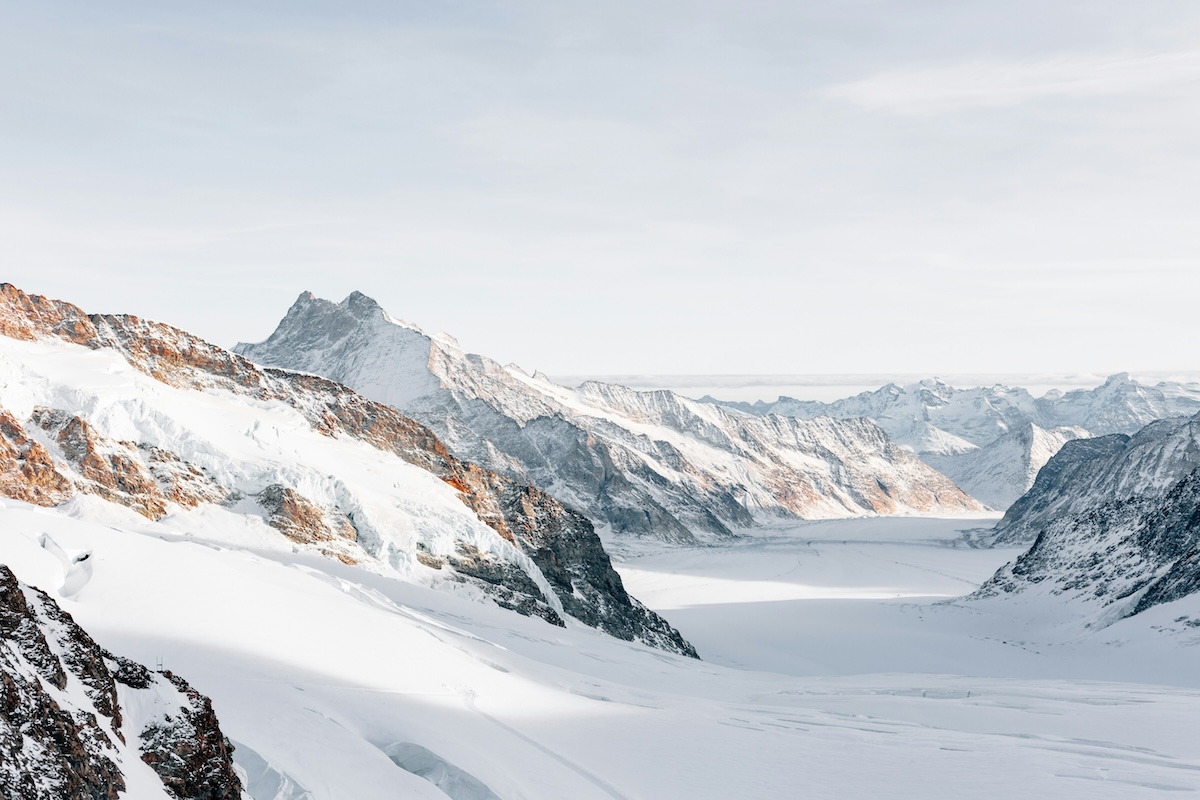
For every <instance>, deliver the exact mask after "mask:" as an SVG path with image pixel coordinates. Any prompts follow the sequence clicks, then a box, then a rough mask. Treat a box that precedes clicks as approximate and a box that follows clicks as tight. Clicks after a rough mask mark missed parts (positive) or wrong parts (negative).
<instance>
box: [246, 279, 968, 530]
mask: <svg viewBox="0 0 1200 800" xmlns="http://www.w3.org/2000/svg"><path fill="white" fill-rule="evenodd" d="M235 350H236V351H237V352H239V353H241V354H243V355H245V356H246V357H248V358H250V359H251V360H253V361H255V362H256V363H259V364H263V365H267V366H275V367H283V368H286V369H294V370H300V371H304V372H308V373H314V374H319V375H324V376H326V377H328V378H331V379H333V380H336V381H339V382H341V383H344V384H346V385H347V386H350V387H352V388H354V389H355V390H356V391H358V392H361V393H362V394H363V395H365V396H367V397H369V398H371V399H373V400H376V401H378V402H381V403H385V404H387V405H390V406H392V407H394V408H397V409H399V410H401V411H403V412H404V413H406V414H409V415H411V416H412V417H413V418H415V419H418V420H420V421H421V422H423V423H424V424H426V425H428V426H430V428H432V429H433V430H434V431H436V432H437V434H438V436H439V437H440V438H441V439H442V440H443V441H445V442H446V444H447V446H448V447H449V448H450V449H451V450H452V451H453V452H454V453H455V454H456V455H458V456H459V457H461V458H466V459H469V460H472V461H475V462H477V463H480V464H483V465H485V466H486V467H488V468H489V469H492V470H494V471H496V472H500V473H502V474H505V475H507V476H509V477H511V478H514V479H516V480H520V481H527V482H532V483H535V484H536V485H538V486H539V487H541V488H543V489H545V490H546V491H547V492H549V493H551V494H553V495H554V496H556V497H558V498H560V499H561V500H563V501H564V502H566V503H568V504H569V505H570V506H572V507H575V508H578V509H579V510H580V511H582V512H583V513H585V514H586V515H587V516H588V517H590V518H591V519H592V520H593V521H595V522H596V523H598V524H600V525H603V526H605V527H606V528H607V529H608V530H610V531H611V532H613V533H617V534H630V535H634V536H645V537H653V538H656V539H660V540H667V541H674V542H681V543H694V542H696V541H698V540H700V541H704V540H709V541H711V540H719V539H722V538H726V537H729V536H730V535H732V533H733V531H735V530H736V529H738V528H745V527H748V526H750V525H752V524H754V523H755V521H756V520H757V519H760V518H762V517H764V516H766V517H771V516H787V517H801V518H816V517H845V516H854V515H860V514H907V513H922V512H969V511H977V510H980V509H981V508H982V506H981V505H980V504H979V503H977V502H976V501H974V500H973V499H971V498H970V497H968V496H967V495H966V494H965V493H963V492H962V491H961V490H960V489H958V487H956V486H955V485H954V484H953V483H952V482H951V481H949V480H948V479H946V478H945V477H944V476H943V475H941V474H939V473H938V472H936V471H935V470H933V469H931V468H930V467H929V466H928V465H926V464H924V463H923V462H921V461H920V460H919V459H917V458H915V457H914V456H913V455H912V454H911V453H910V452H908V451H907V450H905V449H903V448H900V447H897V446H896V445H895V444H894V443H893V442H892V441H891V440H890V439H889V438H888V436H887V435H886V434H885V433H884V432H883V431H882V430H881V429H880V428H879V427H878V426H877V425H875V424H874V423H872V422H870V421H868V420H863V419H857V420H838V419H832V418H822V419H814V420H802V419H796V418H793V417H787V416H780V415H766V416H755V415H752V414H746V413H742V412H739V411H736V410H732V409H728V408H723V407H720V406H716V405H712V404H708V403H701V402H697V401H693V400H689V399H687V398H684V397H682V396H680V395H678V394H675V393H674V392H670V391H652V392H640V391H633V390H630V389H627V388H625V387H623V386H618V385H612V384H603V383H595V382H590V383H585V384H583V385H582V386H579V387H578V388H576V389H569V388H566V387H563V386H559V385H557V384H555V383H553V382H552V381H550V380H549V379H548V378H546V377H545V376H543V375H541V374H538V373H535V374H532V375H531V374H528V373H526V372H524V371H522V370H521V369H520V368H518V367H516V366H513V365H509V366H502V365H500V364H499V363H497V362H495V361H492V360H490V359H487V358H484V357H482V356H479V355H474V354H468V353H465V352H463V350H462V349H461V348H460V347H459V346H458V344H457V342H456V341H455V340H454V339H452V338H451V337H449V336H446V335H444V334H439V335H433V336H431V335H428V334H425V333H424V332H422V331H421V330H420V329H419V328H417V327H416V326H413V325H410V324H408V323H404V322H401V321H399V320H397V319H395V318H393V317H391V316H390V315H388V314H387V313H386V312H385V311H384V310H383V309H382V308H381V307H380V306H379V305H378V304H376V303H375V302H374V301H373V300H371V299H370V298H368V297H366V296H365V295H362V294H361V293H358V292H355V293H354V294H351V295H350V296H349V297H347V298H346V299H345V300H344V301H342V302H340V303H335V302H331V301H328V300H323V299H320V298H317V297H314V296H313V295H312V294H310V293H307V292H306V293H303V294H301V295H300V297H299V299H297V301H296V302H295V304H293V306H292V307H291V308H290V309H289V310H288V312H287V315H286V316H285V317H284V318H283V320H282V321H281V322H280V323H279V326H278V328H277V329H276V330H275V332H274V333H273V334H272V335H271V336H270V338H268V339H267V340H266V341H264V342H261V343H258V344H240V345H238V346H237V347H236V348H235Z"/></svg>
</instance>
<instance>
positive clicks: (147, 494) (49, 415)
mask: <svg viewBox="0 0 1200 800" xmlns="http://www.w3.org/2000/svg"><path fill="white" fill-rule="evenodd" d="M33 421H34V423H36V424H37V425H38V426H39V427H41V428H42V429H43V430H45V431H46V432H47V433H49V434H51V435H52V436H53V437H54V439H55V441H57V442H58V445H59V447H61V448H62V451H63V454H64V455H65V456H66V457H67V460H68V461H69V462H70V463H71V465H72V466H74V467H75V469H77V470H78V471H79V474H80V476H81V478H82V480H81V481H80V482H79V489H80V490H81V491H84V492H86V493H88V494H94V495H98V496H100V497H103V498H104V499H105V500H108V501H110V502H113V503H118V504H120V505H123V506H126V507H128V508H132V509H133V510H134V511H136V512H138V513H139V514H141V515H142V516H143V517H148V518H149V519H158V518H160V517H162V516H163V515H164V514H166V513H167V498H166V497H165V496H164V495H163V493H162V490H161V489H159V488H158V483H156V482H155V480H154V477H153V476H152V475H151V474H150V473H149V472H148V471H147V470H146V468H145V467H143V466H142V464H141V462H140V461H139V460H138V458H137V448H136V446H134V445H130V444H127V443H125V442H111V441H109V440H106V439H104V438H103V437H101V436H99V435H98V434H97V433H96V431H95V429H93V428H92V426H91V425H89V424H88V423H87V421H86V420H84V419H83V418H81V417H77V416H73V415H69V414H67V413H65V412H62V411H56V410H53V409H48V408H38V409H35V410H34V412H33Z"/></svg>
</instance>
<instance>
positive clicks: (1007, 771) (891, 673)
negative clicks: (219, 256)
mask: <svg viewBox="0 0 1200 800" xmlns="http://www.w3.org/2000/svg"><path fill="white" fill-rule="evenodd" d="M248 520H249V518H247V517H245V516H243V515H241V514H238V513H235V511H233V510H227V509H221V508H216V507H210V508H208V509H205V510H204V511H203V512H177V513H175V514H172V515H169V516H167V517H165V518H164V519H163V520H161V521H159V522H149V521H147V520H145V519H144V518H141V517H138V516H136V515H134V514H133V513H132V512H128V511H127V510H126V509H122V508H119V507H115V506H112V505H110V504H107V503H104V502H103V501H99V500H96V499H95V498H87V497H81V498H77V499H75V500H73V501H71V502H70V503H68V504H67V505H65V506H62V507H60V508H57V509H51V510H47V509H40V508H36V507H33V506H29V505H26V504H24V503H20V502H13V501H5V506H4V507H3V508H0V532H2V533H3V535H2V536H0V561H2V562H4V563H6V564H8V565H10V566H11V567H12V569H13V570H14V572H15V573H16V574H17V576H18V577H19V578H20V579H21V580H24V581H26V582H28V583H32V584H34V585H37V586H39V587H41V588H43V589H45V590H46V591H48V592H50V593H51V594H52V595H53V596H55V597H56V598H57V599H59V601H60V602H61V604H62V606H63V608H64V609H66V610H67V611H69V612H70V613H71V614H73V615H74V616H75V618H76V619H77V620H78V621H79V622H80V623H81V624H82V625H83V626H84V627H85V628H86V629H87V630H88V631H89V632H90V633H91V634H92V635H93V636H94V637H95V638H96V639H97V641H98V642H100V643H101V644H102V645H103V646H105V647H108V648H111V649H113V650H115V651H117V652H120V653H122V654H124V655H127V656H129V657H132V658H135V659H137V660H140V661H142V662H144V663H149V664H154V663H155V662H156V659H158V658H162V659H163V663H164V665H165V666H166V667H167V668H168V669H172V670H174V671H177V672H179V673H180V674H182V675H184V676H185V677H186V678H187V679H188V680H189V681H190V682H191V683H192V684H193V685H194V686H195V687H196V688H197V689H198V690H199V691H202V692H204V693H206V694H208V695H209V696H211V697H212V700H213V704H214V708H215V709H216V711H217V714H218V715H219V717H220V720H221V723H222V727H223V728H224V729H225V730H226V732H227V733H228V734H229V736H230V737H231V738H232V739H233V740H235V741H236V742H237V743H239V750H238V753H237V759H238V762H239V764H240V765H241V767H242V768H243V769H244V770H245V772H246V774H247V777H248V779H249V780H248V786H249V788H250V791H251V794H252V796H253V797H254V798H255V800H279V798H285V799H287V798H291V799H292V800H297V799H298V798H302V797H311V798H313V800H326V799H327V800H343V799H344V798H354V799H355V800H373V799H374V798H381V799H382V798H395V797H397V796H402V797H417V798H441V799H442V800H444V799H445V798H446V797H451V798H454V800H476V799H478V798H483V799H486V798H503V799H504V800H516V799H517V798H528V799H530V800H532V799H534V798H546V800H553V799H556V798H630V799H632V798H646V799H651V798H653V799H655V800H658V799H659V798H722V799H724V798H734V797H736V798H793V797H805V798H831V799H832V798H859V797H888V798H921V799H922V800H925V799H927V798H964V797H971V798H993V797H994V798H1011V797H1012V796H1014V794H1019V795H1021V796H1027V797H1055V798H1068V797H1078V798H1122V799H1124V798H1141V797H1156V796H1160V795H1163V796H1171V795H1170V794H1168V793H1178V792H1196V791H1200V740H1198V739H1197V737H1196V736H1195V735H1194V731H1195V720H1196V718H1197V714H1198V713H1200V687H1198V684H1200V670H1198V669H1196V667H1197V661H1196V652H1197V650H1196V648H1195V647H1194V643H1195V641H1196V640H1197V639H1200V632H1197V631H1195V630H1194V629H1189V628H1187V627H1186V626H1176V628H1172V627H1171V625H1170V624H1169V623H1170V620H1171V619H1173V618H1175V617H1178V616H1179V613H1177V612H1178V611H1179V609H1178V608H1175V607H1174V606H1175V605H1179V604H1171V605H1168V606H1164V607H1162V608H1160V609H1155V610H1154V614H1152V615H1148V618H1147V619H1145V620H1143V619H1142V617H1141V616H1139V617H1138V618H1136V619H1133V620H1127V621H1125V622H1122V623H1118V624H1117V625H1113V626H1111V627H1109V628H1105V629H1103V630H1100V631H1093V632H1089V631H1082V630H1078V629H1074V628H1071V623H1070V620H1069V619H1064V618H1059V617H1054V616H1053V615H1050V614H1046V613H1041V612H1045V611H1047V609H1041V610H1040V611H1039V609H1036V608H1029V607H1025V606H1020V605H1019V604H1018V606H1017V608H1016V609H1015V610H1012V609H1006V608H1002V607H1000V606H999V601H995V602H992V601H989V602H982V603H976V602H973V603H964V602H962V601H956V600H953V598H954V597H956V596H959V595H962V594H965V593H966V592H968V591H970V590H971V589H972V588H974V586H976V585H978V583H979V582H980V581H982V580H983V579H984V578H986V577H987V576H988V575H989V574H990V573H991V572H993V571H994V570H995V569H996V568H997V567H999V566H1000V565H1001V564H1002V563H1003V562H1004V561H1005V560H1006V559H1008V558H1009V557H1011V555H1013V551H993V550H982V549H976V548H972V547H970V546H968V543H967V539H964V538H963V537H962V535H961V534H960V533H959V531H960V529H963V528H973V527H974V528H978V527H981V526H984V525H987V524H989V520H979V519H974V520H972V519H967V520H929V519H921V518H901V519H869V520H839V521H833V522H822V523H811V524H803V525H799V526H793V527H791V528H786V529H784V528H779V529H763V530H761V531H760V533H759V535H757V536H755V537H754V538H752V539H750V540H745V541H743V542H740V543H738V544H735V545H731V546H729V547H719V548H716V547H713V548H697V549H689V550H679V549H675V550H671V551H659V552H657V553H654V552H644V553H635V552H633V551H626V552H625V553H624V554H623V556H624V559H625V560H624V561H623V563H621V564H620V569H621V571H622V573H623V575H624V576H625V579H626V580H627V581H628V583H629V585H630V588H631V590H633V591H634V592H635V593H636V594H637V595H638V596H640V597H642V598H644V600H645V601H646V602H647V603H648V604H649V605H650V606H651V607H654V608H656V609H658V610H661V611H663V612H664V613H666V615H667V616H668V618H669V619H670V620H671V621H672V622H674V623H676V624H677V625H678V626H679V627H680V628H681V629H682V630H683V632H684V634H685V635H687V636H689V637H691V639H692V641H693V642H694V643H695V644H696V645H697V647H698V648H699V650H700V653H701V656H702V657H704V658H705V659H706V660H705V661H702V662H696V661H694V660H691V659H687V658H683V657H677V656H674V655H670V654H668V653H664V652H662V651H656V650H652V649H650V648H647V647H645V646H642V645H638V644H631V643H627V642H622V641H619V640H616V639H613V638H611V637H608V636H605V635H603V634H601V633H598V632H596V631H594V630H592V629H590V628H586V627H585V626H583V625H581V624H578V623H575V622H574V621H572V620H568V622H567V625H568V627H567V628H566V629H561V628H556V627H554V626H551V625H549V624H547V623H545V622H543V621H541V620H538V619H536V618H528V617H522V616H519V615H517V614H515V613H512V612H509V611H505V610H502V609H500V608H497V607H495V606H493V605H490V604H486V603H481V602H477V601H474V600H472V599H471V598H469V597H466V596H461V595H457V594H451V593H447V592H444V591H437V590H435V589H432V588H429V587H426V586H421V585H417V584H414V583H408V582H404V581H402V580H400V579H399V578H398V577H395V576H384V575H380V574H375V573H372V572H369V571H366V570H364V569H361V568H359V567H355V566H348V565H345V564H342V563H340V562H337V561H334V560H331V559H327V558H322V557H320V556H318V555H315V554H312V553H306V552H293V550H292V547H291V545H290V543H288V542H287V541H286V540H284V539H283V538H282V537H279V536H272V535H270V532H269V529H266V528H265V526H262V525H261V524H260V523H258V522H256V521H254V520H249V521H248ZM51 543H52V544H51ZM60 551H61V552H60ZM83 551H90V552H91V554H92V555H91V558H90V559H88V560H89V561H90V562H91V564H92V570H91V575H90V577H88V578H87V579H86V580H83V579H82V577H80V576H78V575H76V576H73V577H72V579H71V581H70V584H71V585H70V586H69V587H68V589H69V590H70V592H69V594H70V596H69V597H63V596H62V592H61V589H62V588H63V585H64V582H65V581H67V578H68V575H67V573H68V571H69V569H70V565H71V563H72V559H73V558H74V557H75V555H77V554H79V553H80V552H83ZM947 599H949V600H950V602H949V604H942V605H938V604H936V602H935V601H942V603H945V601H946V600H947ZM1188 602H1189V601H1187V600H1185V601H1182V604H1187V603H1188ZM1191 605H1192V606H1193V607H1194V606H1195V605H1196V603H1194V602H1193V603H1191ZM1159 612H1161V613H1159ZM1039 614H1041V616H1039ZM1123 626H1124V627H1123ZM1022 637H1023V638H1022ZM1101 656H1102V658H1101ZM1167 684H1173V685H1167ZM127 796H129V797H135V795H134V794H132V793H131V794H129V795H127Z"/></svg>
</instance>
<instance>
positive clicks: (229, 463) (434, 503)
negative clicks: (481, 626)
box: [0, 284, 695, 655]
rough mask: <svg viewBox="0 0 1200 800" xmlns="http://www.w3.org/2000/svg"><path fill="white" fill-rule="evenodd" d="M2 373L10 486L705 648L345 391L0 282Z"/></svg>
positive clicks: (562, 512) (568, 528) (582, 554)
mask: <svg viewBox="0 0 1200 800" xmlns="http://www.w3.org/2000/svg"><path fill="white" fill-rule="evenodd" d="M0 375H2V376H3V382H2V383H0V494H3V495H5V496H8V497H12V498H15V499H18V500H23V501H27V502H31V503H34V504H37V505H42V506H55V505H59V504H62V503H64V502H76V501H77V500H78V499H79V498H82V497H91V496H94V497H98V498H100V499H101V500H103V501H106V502H107V503H110V504H113V505H115V506H124V507H125V508H127V509H129V511H130V512H132V513H136V514H137V515H139V516H140V517H141V518H143V519H144V520H145V521H146V522H147V523H150V522H159V523H161V524H165V525H169V524H171V522H172V520H173V519H174V518H176V517H179V516H181V515H182V516H184V517H189V516H190V517H192V518H195V517H197V516H204V515H210V516H211V515H216V516H218V517H222V516H223V517H224V518H228V519H229V520H230V521H231V522H236V524H231V525H229V526H228V527H229V528H230V530H231V531H233V532H231V533H230V534H229V535H230V536H234V537H237V536H242V537H245V540H256V537H257V539H258V540H261V541H262V543H263V544H264V545H265V546H269V547H281V546H282V547H289V548H293V549H295V550H297V551H312V552H314V553H318V554H320V555H323V556H325V557H329V558H334V559H337V560H339V561H342V562H345V563H361V564H363V565H364V566H367V567H368V568H371V569H375V570H378V571H381V572H384V573H386V574H391V575H395V576H398V577H401V578H403V579H406V580H412V581H416V582H420V583H425V584H428V585H436V586H439V587H442V588H445V589H448V590H453V591H460V592H465V593H468V594H472V595H475V596H479V597H486V598H490V600H492V601H493V602H495V603H497V604H499V605H501V606H503V607H505V608H510V609H513V610H516V611H519V612H521V613H523V614H526V615H533V616H537V617H541V618H542V619H545V620H546V621H548V622H551V623H553V624H556V625H560V626H561V625H563V624H565V623H564V618H565V617H573V618H575V619H577V620H579V621H581V622H583V623H584V624H587V625H590V626H593V627H597V628H600V629H601V630H604V631H606V632H608V633H611V634H612V635H614V636H617V637H619V638H622V639H625V640H638V641H642V642H645V643H647V644H650V645H653V646H656V647H660V648H664V649H667V650H670V651H672V652H678V653H683V654H687V655H695V652H694V650H692V648H691V646H690V645H689V644H688V643H687V642H686V641H684V640H683V638H682V637H681V636H680V635H679V634H678V632H676V631H675V630H674V629H673V628H671V626H670V625H669V624H667V623H666V622H665V621H664V620H663V619H662V618H661V617H659V616H657V615H656V614H654V613H653V612H651V611H648V610H647V609H645V608H644V607H643V606H641V604H639V603H638V602H637V601H636V600H635V599H633V598H631V597H630V596H629V595H628V593H626V591H625V589H624V587H623V586H622V584H621V580H620V577H619V576H618V575H617V573H616V572H615V571H614V570H613V568H612V564H611V562H610V560H609V557H608V555H607V553H606V552H605V551H604V549H603V546H602V545H601V543H600V540H599V537H598V536H597V535H596V533H595V531H594V529H593V527H592V525H591V523H590V522H589V521H588V520H587V519H586V518H585V517H583V516H581V515H579V514H577V513H575V512H572V511H570V510H569V509H567V508H565V507H564V506H563V505H562V504H560V503H559V502H558V501H557V500H555V499H554V498H553V497H551V496H550V495H548V494H546V493H545V492H543V491H540V490H538V489H536V488H534V487H531V486H528V485H524V484H521V483H518V482H515V481H513V480H511V479H509V478H506V477H503V476H501V475H498V474H496V473H494V472H491V471H488V470H486V469H482V468H480V467H478V466H476V465H474V464H471V463H468V462H465V461H462V460H460V459H459V458H457V457H455V456H454V455H452V454H451V453H450V452H449V451H448V450H447V449H446V447H445V446H444V445H443V444H442V443H441V441H440V440H439V439H438V438H437V436H436V435H435V434H434V433H433V432H432V431H430V430H429V429H428V428H426V427H425V426H423V425H421V424H419V423H417V422H414V421H413V420H411V419H409V418H407V417H404V416H402V415H401V414H399V413H398V412H396V411H395V410H394V409H392V408H390V407H388V406H386V405H383V404H380V403H376V402H373V401H370V400H368V399H366V398H364V397H362V396H361V395H359V394H357V393H355V392H353V391H352V390H350V389H348V388H346V387H345V386H342V385H340V384H338V383H335V382H333V381H330V380H327V379H324V378H318V377H315V376H312V375H299V374H295V373H291V372H287V371H284V370H265V369H261V368H259V367H257V366H255V365H254V364H252V363H250V362H249V361H248V360H246V359H244V358H242V357H241V356H238V355H235V354H233V353H230V352H227V351H225V350H222V349H221V348H218V347H215V346H213V345H211V344H209V343H207V342H204V341H202V340H200V339H197V338H196V337H194V336H191V335H190V334H187V333H185V332H183V331H180V330H178V329H175V328H172V327H170V326H167V325H163V324H161V323H155V322H150V321H147V320H142V319H139V318H137V317H133V316H118V315H107V316H105V315H92V316H89V315H87V314H84V313H83V312H82V311H81V310H80V309H78V308H77V307H75V306H72V305H70V304H68V303H62V302H59V301H54V300H48V299H46V298H43V297H38V296H34V295H27V294H25V293H23V292H21V291H20V290H19V289H16V288H15V287H12V286H10V285H7V284H4V285H0ZM242 543H243V544H245V541H243V542H242Z"/></svg>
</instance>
